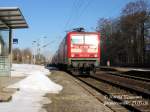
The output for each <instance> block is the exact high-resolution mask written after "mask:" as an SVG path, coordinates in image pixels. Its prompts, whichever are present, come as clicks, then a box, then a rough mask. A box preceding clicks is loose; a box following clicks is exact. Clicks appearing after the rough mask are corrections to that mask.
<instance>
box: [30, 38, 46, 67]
mask: <svg viewBox="0 0 150 112" xmlns="http://www.w3.org/2000/svg"><path fill="white" fill-rule="evenodd" d="M46 38H47V37H46V36H44V37H40V38H38V39H37V40H35V41H33V43H32V45H33V63H34V64H35V63H36V57H35V55H36V54H37V55H38V60H40V58H41V56H40V54H41V47H42V41H40V40H41V39H46ZM34 46H35V47H37V48H35V50H34ZM36 49H37V53H36Z"/></svg>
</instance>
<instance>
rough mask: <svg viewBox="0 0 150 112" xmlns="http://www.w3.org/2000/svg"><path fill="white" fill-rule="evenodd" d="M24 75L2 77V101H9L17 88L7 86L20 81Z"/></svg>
mask: <svg viewBox="0 0 150 112" xmlns="http://www.w3.org/2000/svg"><path fill="white" fill-rule="evenodd" d="M21 79H23V77H4V76H3V77H0V102H8V101H10V100H11V98H12V94H13V93H14V92H15V91H16V89H12V88H7V86H9V85H12V84H14V83H16V82H17V81H20V80H21Z"/></svg>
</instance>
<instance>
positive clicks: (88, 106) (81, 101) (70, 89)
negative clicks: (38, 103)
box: [43, 71, 111, 112]
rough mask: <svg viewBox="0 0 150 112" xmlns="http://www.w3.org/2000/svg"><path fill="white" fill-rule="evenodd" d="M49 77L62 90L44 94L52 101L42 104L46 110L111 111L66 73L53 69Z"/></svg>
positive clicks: (73, 111) (69, 111) (58, 111)
mask: <svg viewBox="0 0 150 112" xmlns="http://www.w3.org/2000/svg"><path fill="white" fill-rule="evenodd" d="M49 77H50V79H51V80H53V81H54V82H56V83H58V84H60V85H62V86H63V90H62V91H61V92H60V93H59V94H47V95H46V96H47V97H48V98H49V99H50V100H51V101H52V103H50V104H46V105H44V106H43V107H44V108H45V109H46V110H47V112H111V110H110V109H109V108H108V107H106V106H104V104H102V103H101V102H100V101H98V100H97V99H96V98H95V97H93V96H92V95H91V94H90V93H89V92H88V91H86V90H85V89H83V88H82V87H81V86H80V85H79V84H78V83H76V82H75V81H74V78H73V77H72V76H70V75H68V74H67V73H65V72H60V71H53V72H52V74H51V75H50V76H49Z"/></svg>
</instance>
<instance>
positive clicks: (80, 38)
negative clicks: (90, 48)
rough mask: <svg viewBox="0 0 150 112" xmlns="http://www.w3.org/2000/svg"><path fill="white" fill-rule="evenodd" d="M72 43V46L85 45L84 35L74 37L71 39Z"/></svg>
mask: <svg viewBox="0 0 150 112" xmlns="http://www.w3.org/2000/svg"><path fill="white" fill-rule="evenodd" d="M71 43H72V44H83V43H84V38H83V36H82V35H73V36H72V38H71Z"/></svg>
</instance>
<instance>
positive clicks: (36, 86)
mask: <svg viewBox="0 0 150 112" xmlns="http://www.w3.org/2000/svg"><path fill="white" fill-rule="evenodd" d="M12 73H13V74H12V76H26V78H24V79H23V80H21V81H20V82H18V83H15V84H13V85H10V86H9V87H8V88H19V91H17V92H16V93H15V94H14V95H13V99H12V101H11V102H7V103H0V112H45V110H43V109H42V105H43V104H46V103H51V101H50V100H49V99H48V98H46V97H44V95H45V94H46V93H59V92H60V91H61V90H62V88H63V87H62V86H60V85H58V84H56V83H54V82H53V81H51V80H50V79H49V78H48V77H47V76H46V75H47V74H48V73H49V71H48V70H46V69H45V68H44V67H43V66H39V65H28V64H14V65H13V72H12ZM15 73H17V75H16V74H15Z"/></svg>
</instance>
